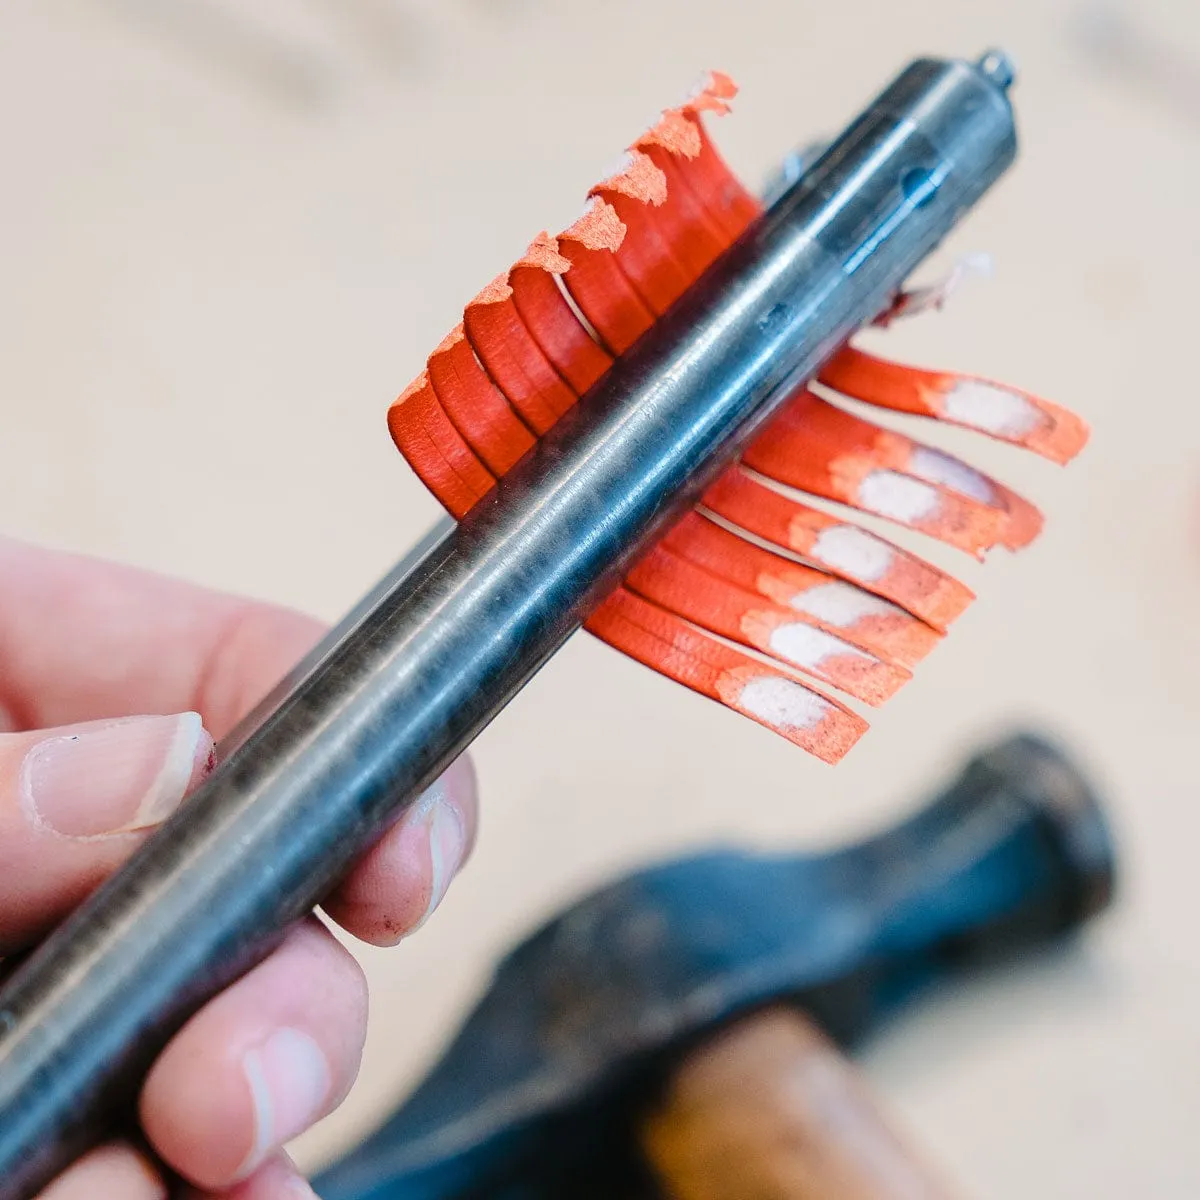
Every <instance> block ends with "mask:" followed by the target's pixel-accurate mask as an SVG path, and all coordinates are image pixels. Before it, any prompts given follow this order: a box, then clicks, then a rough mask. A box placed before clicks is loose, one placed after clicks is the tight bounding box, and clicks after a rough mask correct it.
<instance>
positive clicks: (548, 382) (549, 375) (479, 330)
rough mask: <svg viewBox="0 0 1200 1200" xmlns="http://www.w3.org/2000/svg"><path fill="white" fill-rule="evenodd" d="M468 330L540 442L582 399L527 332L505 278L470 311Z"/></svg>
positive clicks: (483, 359)
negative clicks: (564, 414) (578, 400)
mask: <svg viewBox="0 0 1200 1200" xmlns="http://www.w3.org/2000/svg"><path fill="white" fill-rule="evenodd" d="M463 324H464V326H465V327H466V331H467V337H468V338H469V339H470V342H471V346H472V347H473V348H474V350H475V353H476V354H477V355H478V356H479V361H480V362H482V363H483V365H484V367H485V368H486V369H487V373H488V374H489V375H490V376H491V377H492V381H493V382H494V383H495V385H496V386H497V387H498V388H499V389H500V390H501V391H502V392H503V393H504V394H505V396H507V397H508V399H509V401H510V402H511V404H512V406H513V408H515V409H516V410H517V412H518V413H520V415H521V419H522V420H523V421H524V422H525V424H526V425H528V426H529V428H530V429H532V430H533V432H534V433H536V434H537V435H538V436H539V437H540V436H541V435H542V434H544V433H546V432H547V430H549V429H551V428H553V426H554V424H555V422H556V421H557V420H558V419H559V417H561V416H562V415H563V413H565V412H566V411H567V410H568V409H570V408H571V407H572V405H574V403H575V401H576V400H577V399H578V398H579V397H578V396H577V395H576V394H575V393H574V392H573V391H572V390H571V388H570V387H569V386H568V385H567V383H566V382H565V381H564V380H563V378H562V376H561V375H559V373H558V372H557V371H556V370H555V369H554V366H553V364H552V363H551V362H550V360H549V359H548V358H547V357H546V355H545V354H544V353H543V351H542V348H541V347H540V346H539V345H538V344H537V341H536V340H535V339H534V337H533V335H532V334H531V333H530V332H529V330H528V329H527V328H526V327H525V322H524V321H522V320H521V314H520V313H519V312H518V311H517V306H516V304H514V303H513V290H512V288H511V287H509V285H508V280H507V279H506V278H505V277H504V276H500V277H499V278H497V279H493V280H492V282H491V283H490V284H488V286H487V287H486V288H484V289H483V291H482V292H480V293H479V295H478V296H476V297H475V299H474V300H472V301H471V303H470V304H468V305H467V307H466V311H465V312H464V313H463Z"/></svg>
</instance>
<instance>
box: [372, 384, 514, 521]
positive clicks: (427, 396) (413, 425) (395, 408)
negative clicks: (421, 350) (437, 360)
mask: <svg viewBox="0 0 1200 1200" xmlns="http://www.w3.org/2000/svg"><path fill="white" fill-rule="evenodd" d="M388 429H389V430H390V431H391V434H392V440H393V441H394V442H395V443H396V447H397V449H398V450H399V451H400V453H401V454H403V455H404V457H405V458H406V459H407V460H408V463H409V465H410V466H411V467H412V469H413V470H414V471H416V473H417V475H418V476H419V477H420V479H421V481H422V482H423V483H424V484H425V486H426V487H428V488H429V490H430V491H431V492H432V493H433V494H434V495H435V496H436V497H437V498H438V500H440V501H441V502H442V504H443V505H444V506H445V508H446V509H447V511H449V513H450V515H451V516H453V517H454V518H455V519H456V520H457V519H458V518H461V517H463V516H465V515H466V514H467V513H468V512H469V511H470V510H471V508H472V507H474V505H475V502H476V501H477V500H479V499H481V498H482V497H483V496H485V495H487V493H488V492H489V491H490V490H491V489H492V488H493V487H494V486H495V484H496V478H495V476H494V475H492V474H491V472H490V471H488V469H487V467H485V466H484V465H483V463H482V462H480V461H479V459H478V458H477V457H476V455H475V452H474V451H473V450H472V449H471V447H470V446H468V445H467V443H466V442H465V441H464V440H463V438H462V435H461V434H460V433H459V432H458V430H457V429H455V428H454V425H453V423H452V422H451V420H450V418H449V417H448V416H446V413H445V410H444V409H443V408H442V406H441V405H440V404H439V403H438V399H437V396H436V395H435V394H434V391H433V387H432V386H431V385H430V382H429V376H428V375H427V374H424V373H423V374H421V375H420V376H419V377H418V378H417V379H415V380H414V381H413V382H412V383H410V384H409V385H408V387H407V388H405V389H404V391H403V392H401V393H400V396H399V397H398V398H397V399H396V400H395V401H393V403H392V406H391V408H389V409H388Z"/></svg>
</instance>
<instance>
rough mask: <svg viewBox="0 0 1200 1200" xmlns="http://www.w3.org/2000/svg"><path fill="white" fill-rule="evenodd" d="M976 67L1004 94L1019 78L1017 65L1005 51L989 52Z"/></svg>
mask: <svg viewBox="0 0 1200 1200" xmlns="http://www.w3.org/2000/svg"><path fill="white" fill-rule="evenodd" d="M975 65H976V66H977V67H978V68H979V70H980V71H981V72H983V74H984V75H986V76H987V77H988V78H989V79H990V80H991V81H992V82H993V83H994V84H995V85H996V86H997V87H998V88H999V89H1000V90H1001V91H1003V92H1007V91H1008V89H1009V88H1010V87H1012V85H1013V82H1014V81H1015V80H1016V78H1017V65H1016V63H1014V62H1013V60H1012V59H1011V58H1009V56H1008V55H1007V54H1005V53H1004V51H1003V50H989V51H988V52H987V53H986V54H984V55H983V56H982V57H981V58H980V60H979V62H978V63H976V64H975Z"/></svg>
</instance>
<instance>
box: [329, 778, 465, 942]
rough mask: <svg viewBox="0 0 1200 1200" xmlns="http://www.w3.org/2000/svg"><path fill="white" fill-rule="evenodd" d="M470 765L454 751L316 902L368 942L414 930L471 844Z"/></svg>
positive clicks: (429, 912)
mask: <svg viewBox="0 0 1200 1200" xmlns="http://www.w3.org/2000/svg"><path fill="white" fill-rule="evenodd" d="M478 821H479V805H478V796H477V792H476V787H475V770H474V768H473V767H472V765H471V761H470V759H468V758H465V757H464V758H461V759H459V760H458V761H457V762H456V763H455V764H454V765H453V766H452V767H451V768H450V769H449V770H448V771H447V772H446V774H445V775H443V776H442V778H441V779H440V780H439V781H438V782H437V783H436V784H435V785H434V786H433V787H432V788H430V789H429V791H428V792H426V794H425V796H424V797H422V799H421V800H420V801H418V803H417V804H416V805H414V806H413V808H411V809H410V810H409V811H408V813H406V814H405V816H404V817H403V819H402V820H400V821H398V822H397V823H396V825H394V826H393V827H392V829H391V830H390V831H389V832H388V833H387V834H385V835H384V837H383V838H382V839H381V840H380V841H379V842H378V843H377V844H376V845H375V847H374V848H373V849H372V850H371V851H369V852H368V853H367V855H366V856H365V857H364V858H363V859H362V861H361V862H359V864H358V865H357V866H356V867H355V869H354V870H353V871H352V872H351V874H350V875H349V877H348V878H347V879H346V881H345V882H344V883H342V884H341V885H340V886H339V887H338V888H337V890H336V891H335V892H334V893H333V894H332V895H331V896H329V897H328V898H327V899H326V900H325V902H324V904H323V905H322V907H323V908H324V909H325V911H326V912H327V913H328V914H329V915H330V916H331V917H332V918H333V919H334V920H335V921H337V923H338V924H339V925H341V926H342V927H343V928H344V929H346V930H347V931H348V932H350V933H352V934H354V936H355V937H358V938H361V939H362V940H363V941H365V942H370V943H372V944H373V945H376V946H392V945H395V944H396V943H397V942H398V941H399V940H400V939H401V938H402V937H405V936H406V935H407V934H410V933H414V932H415V931H416V930H417V929H419V928H420V927H421V926H422V925H423V924H424V923H425V922H426V921H427V920H428V919H429V917H430V916H431V915H432V913H433V911H434V909H436V908H437V906H438V905H439V904H440V903H441V901H442V898H443V897H444V896H445V894H446V889H447V888H448V887H449V886H450V882H451V880H452V879H453V878H454V876H455V875H456V874H457V873H458V871H459V870H460V869H461V868H462V865H463V863H464V862H465V861H466V859H467V856H468V855H469V854H470V852H471V849H472V847H473V846H474V844H475V838H476V832H477V829H478Z"/></svg>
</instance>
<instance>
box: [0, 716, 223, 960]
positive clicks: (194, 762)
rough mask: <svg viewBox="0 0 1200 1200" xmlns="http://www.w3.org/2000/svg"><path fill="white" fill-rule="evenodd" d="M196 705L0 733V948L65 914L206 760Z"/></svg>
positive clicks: (209, 745) (172, 805) (17, 943)
mask: <svg viewBox="0 0 1200 1200" xmlns="http://www.w3.org/2000/svg"><path fill="white" fill-rule="evenodd" d="M212 752H213V742H212V738H211V737H210V736H209V735H208V733H207V732H206V731H205V729H204V725H203V722H202V721H201V719H200V716H199V714H197V713H178V714H175V715H173V716H165V717H126V718H123V719H121V720H111V721H91V722H88V723H87V724H83V725H68V726H64V727H62V728H60V729H49V730H39V731H37V732H32V733H10V734H4V735H0V955H5V954H10V953H12V952H13V951H14V950H19V949H21V948H22V947H23V946H25V945H27V944H28V943H29V942H31V941H33V940H35V939H37V938H39V937H40V936H41V935H42V934H44V933H45V932H46V931H47V930H48V929H49V928H51V927H52V926H53V925H54V924H56V923H57V922H58V921H59V920H61V919H62V918H63V917H65V916H66V915H67V913H69V912H70V911H71V909H73V908H74V907H75V906H76V905H78V904H79V903H80V901H82V900H83V899H84V898H85V897H86V896H87V895H88V893H89V892H91V891H92V890H93V889H94V888H95V887H96V886H97V885H98V884H100V883H101V882H102V881H103V880H104V879H105V878H106V877H107V876H108V875H110V874H111V873H112V872H113V871H114V870H116V868H117V867H118V866H119V865H120V864H121V862H122V861H123V860H124V859H125V858H127V857H128V856H129V855H130V854H131V853H132V852H133V850H134V849H135V848H136V847H137V845H138V844H139V843H140V841H141V840H142V838H143V837H144V836H145V833H146V831H147V830H149V829H151V828H153V827H154V826H155V825H157V824H158V823H160V822H161V821H163V820H165V819H166V818H167V817H168V816H169V815H170V814H171V813H172V812H173V811H174V810H175V809H176V808H177V807H178V806H179V804H180V802H181V801H182V800H183V798H184V796H186V795H187V793H188V792H189V791H190V790H191V789H192V788H193V787H194V786H195V785H196V784H197V783H198V782H199V781H200V780H201V779H202V778H203V777H204V775H205V774H207V772H208V770H209V769H210V767H211V759H212Z"/></svg>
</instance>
